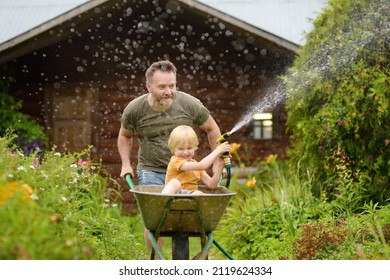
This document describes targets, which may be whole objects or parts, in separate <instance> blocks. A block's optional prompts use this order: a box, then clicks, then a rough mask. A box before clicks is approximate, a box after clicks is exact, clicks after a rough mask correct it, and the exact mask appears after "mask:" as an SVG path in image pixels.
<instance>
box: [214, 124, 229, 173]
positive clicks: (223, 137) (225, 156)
mask: <svg viewBox="0 0 390 280" xmlns="http://www.w3.org/2000/svg"><path fill="white" fill-rule="evenodd" d="M230 135H232V133H231V132H230V131H229V132H226V133H224V134H222V135H221V136H220V137H219V138H218V139H217V145H221V144H222V143H223V142H226V141H227V139H228V138H229V137H230ZM222 157H223V160H224V162H225V167H229V168H230V167H231V166H232V163H231V161H230V156H229V153H224V154H223V155H222Z"/></svg>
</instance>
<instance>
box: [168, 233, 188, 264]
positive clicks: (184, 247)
mask: <svg viewBox="0 0 390 280" xmlns="http://www.w3.org/2000/svg"><path fill="white" fill-rule="evenodd" d="M189 251H190V248H189V240H188V233H186V232H174V233H173V234H172V259H173V260H188V259H189V257H190V252H189Z"/></svg>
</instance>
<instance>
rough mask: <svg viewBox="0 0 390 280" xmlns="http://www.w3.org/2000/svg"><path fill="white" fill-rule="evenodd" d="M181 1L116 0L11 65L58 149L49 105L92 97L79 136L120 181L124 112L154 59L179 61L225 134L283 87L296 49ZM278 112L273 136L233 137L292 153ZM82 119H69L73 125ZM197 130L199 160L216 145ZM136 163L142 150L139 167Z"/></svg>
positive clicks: (244, 133) (54, 32) (29, 106)
mask: <svg viewBox="0 0 390 280" xmlns="http://www.w3.org/2000/svg"><path fill="white" fill-rule="evenodd" d="M183 2H184V1H183ZM183 2H181V1H180V2H174V1H148V2H145V1H127V2H126V1H109V2H108V3H110V4H107V3H106V4H104V5H103V6H100V7H99V8H95V9H93V10H91V11H87V12H85V13H83V14H80V15H79V16H77V17H75V18H74V20H70V21H67V22H64V23H62V24H59V25H58V26H56V27H53V28H52V29H51V30H49V31H47V33H46V34H45V36H40V37H41V39H40V40H42V42H41V43H40V41H39V40H38V41H37V42H36V46H37V47H36V48H35V49H31V50H30V51H29V52H27V53H25V54H23V55H19V56H16V57H13V59H12V60H9V61H7V62H6V64H7V69H8V73H9V74H10V75H11V76H13V77H14V78H15V81H16V82H15V83H14V84H13V85H12V87H11V91H12V94H14V95H15V96H17V97H18V98H20V99H22V100H23V102H24V107H23V110H24V112H26V113H28V114H30V115H32V116H33V117H34V118H35V119H37V120H38V122H40V123H41V124H43V125H44V126H45V127H46V129H47V132H48V135H49V136H50V140H51V144H52V145H56V146H58V147H62V145H63V144H64V143H62V142H61V141H62V140H61V137H58V138H56V137H55V136H53V135H54V134H53V131H55V130H56V129H58V128H56V127H52V126H53V125H56V122H55V121H53V116H54V115H53V112H52V110H53V108H54V109H55V108H56V106H57V105H58V104H56V101H55V100H53V96H57V97H58V96H69V97H71V100H72V97H73V102H78V101H77V99H78V98H80V96H81V95H83V94H84V95H85V94H87V95H88V96H89V97H88V98H87V99H88V100H87V101H85V99H79V100H84V101H83V102H87V103H86V105H87V106H84V107H82V108H83V110H86V112H85V114H86V116H85V120H84V124H85V126H84V128H83V129H84V130H87V132H85V133H84V131H80V133H81V134H82V133H84V136H85V137H87V138H88V139H89V144H92V145H94V150H93V152H94V156H95V157H96V158H97V159H98V158H101V159H102V162H103V166H104V167H105V168H106V169H107V170H108V171H109V172H110V173H111V174H112V175H113V176H114V177H116V176H118V175H119V173H120V158H119V154H118V151H117V146H116V137H117V134H118V130H119V127H120V122H119V119H120V115H121V113H122V111H123V109H124V108H125V107H126V105H127V104H128V102H130V101H131V100H132V99H133V98H135V97H137V96H139V95H141V94H143V93H145V91H146V89H145V85H144V84H145V79H144V73H145V70H146V68H147V67H148V66H149V64H150V63H152V62H154V61H156V60H159V59H170V60H171V61H172V62H174V64H175V65H176V67H177V68H178V77H177V80H178V87H179V89H180V90H183V91H186V92H188V93H190V94H191V95H193V96H195V97H197V98H199V99H200V100H201V101H202V102H203V103H204V104H205V105H206V107H207V108H208V109H209V110H210V111H211V114H212V116H213V117H214V118H215V120H216V121H217V123H218V124H219V126H220V128H221V131H222V132H226V131H230V130H231V129H232V128H233V127H234V125H235V124H236V122H237V121H238V120H239V118H240V117H241V116H243V115H244V114H245V113H246V110H247V109H248V108H249V107H250V106H251V105H253V103H254V102H257V100H259V99H260V98H261V96H264V95H265V94H266V93H267V91H268V90H269V88H270V87H272V86H275V84H277V76H278V75H280V74H282V73H284V71H285V70H286V69H287V67H288V66H289V65H290V64H291V63H292V60H293V58H294V52H293V51H292V50H291V49H288V48H285V47H283V46H281V45H278V44H276V43H275V42H271V41H270V40H268V39H267V38H262V37H259V36H258V35H256V34H253V33H251V32H249V31H247V30H243V29H241V28H240V27H237V26H234V25H232V24H231V23H229V21H227V20H226V19H225V20H224V19H221V18H217V17H215V16H211V15H209V14H207V13H205V12H200V11H199V10H194V9H193V7H191V6H188V5H185V4H184V3H183ZM172 3H176V4H174V6H173V7H174V10H172V8H169V7H171V6H169V5H172ZM167 7H168V8H167ZM45 38H46V39H45ZM45 40H46V41H45ZM47 41H49V42H50V43H47ZM68 109H69V110H70V111H69V112H71V114H77V113H79V112H78V111H72V108H68ZM273 113H274V137H273V139H271V140H255V139H253V137H252V134H251V133H252V127H251V124H249V125H248V126H245V127H244V128H242V129H240V130H239V131H237V132H236V133H235V134H233V136H232V137H231V141H232V142H239V143H241V144H243V145H247V146H248V150H249V151H250V153H251V157H253V158H254V159H255V158H262V157H265V156H267V155H269V154H278V155H279V158H285V149H286V147H287V146H288V137H287V135H286V134H285V121H286V113H285V112H284V109H283V104H282V103H280V104H278V105H277V106H276V108H275V109H274V112H273ZM73 116H74V115H73ZM77 118H78V117H77ZM77 118H76V117H71V115H70V116H69V120H68V121H69V124H71V123H72V122H74V121H75V120H76V119H77ZM87 126H89V127H87ZM65 131H66V130H65ZM199 136H200V139H201V147H200V153H199V155H198V157H201V156H204V155H205V154H206V153H208V152H209V148H208V145H207V144H206V142H207V141H206V139H205V137H204V135H203V134H202V133H200V132H199ZM85 144H86V143H85ZM137 145H138V144H137V142H135V148H137ZM68 146H69V145H68ZM80 147H81V146H80V145H78V146H74V148H77V149H79V148H80ZM240 152H242V153H243V152H244V151H243V149H242V150H240ZM242 156H243V157H245V155H244V154H243V155H242ZM136 161H137V159H136V151H135V152H133V154H132V162H133V166H134V167H135V163H136Z"/></svg>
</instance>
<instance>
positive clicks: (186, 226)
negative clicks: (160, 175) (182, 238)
mask: <svg viewBox="0 0 390 280" xmlns="http://www.w3.org/2000/svg"><path fill="white" fill-rule="evenodd" d="M162 189H163V186H152V185H148V186H135V187H134V188H133V189H131V192H133V193H134V195H135V198H136V200H137V203H138V207H139V209H140V212H141V215H142V219H143V222H144V226H145V227H146V228H147V229H148V230H150V231H153V232H155V231H156V230H158V231H159V232H160V235H161V236H164V235H166V236H169V235H172V233H176V232H186V233H188V234H189V235H190V236H197V235H199V234H202V233H210V232H212V231H213V230H214V229H215V228H216V227H217V225H218V223H219V221H220V219H221V217H222V215H223V213H224V211H225V209H226V206H227V205H228V203H229V201H230V198H231V197H232V196H233V195H235V194H236V193H235V192H233V191H230V190H229V189H227V188H225V187H217V188H216V189H213V190H211V189H208V188H206V187H205V186H199V190H200V191H202V192H204V193H205V194H202V195H191V194H175V195H172V194H169V195H167V194H162V193H161V190H162Z"/></svg>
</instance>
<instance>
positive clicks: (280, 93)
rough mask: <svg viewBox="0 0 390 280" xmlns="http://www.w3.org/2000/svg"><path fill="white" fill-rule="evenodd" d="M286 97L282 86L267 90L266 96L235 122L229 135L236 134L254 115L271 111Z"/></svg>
mask: <svg viewBox="0 0 390 280" xmlns="http://www.w3.org/2000/svg"><path fill="white" fill-rule="evenodd" d="M285 97H286V94H285V91H284V90H283V88H282V85H281V84H279V85H277V86H275V87H272V88H268V89H267V91H266V94H265V95H264V96H262V97H261V99H260V100H258V101H256V102H254V105H252V106H251V107H250V108H249V109H248V110H247V112H246V113H245V115H244V116H242V117H241V119H240V120H239V121H238V122H237V124H236V125H235V126H234V127H233V129H232V130H231V131H230V132H231V133H234V132H236V131H237V130H239V129H241V128H242V127H244V126H246V125H247V124H249V123H250V122H251V120H252V119H253V115H254V114H255V113H265V112H270V111H272V109H273V108H274V107H275V106H276V105H278V104H279V103H280V102H281V101H283V100H284V99H285Z"/></svg>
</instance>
